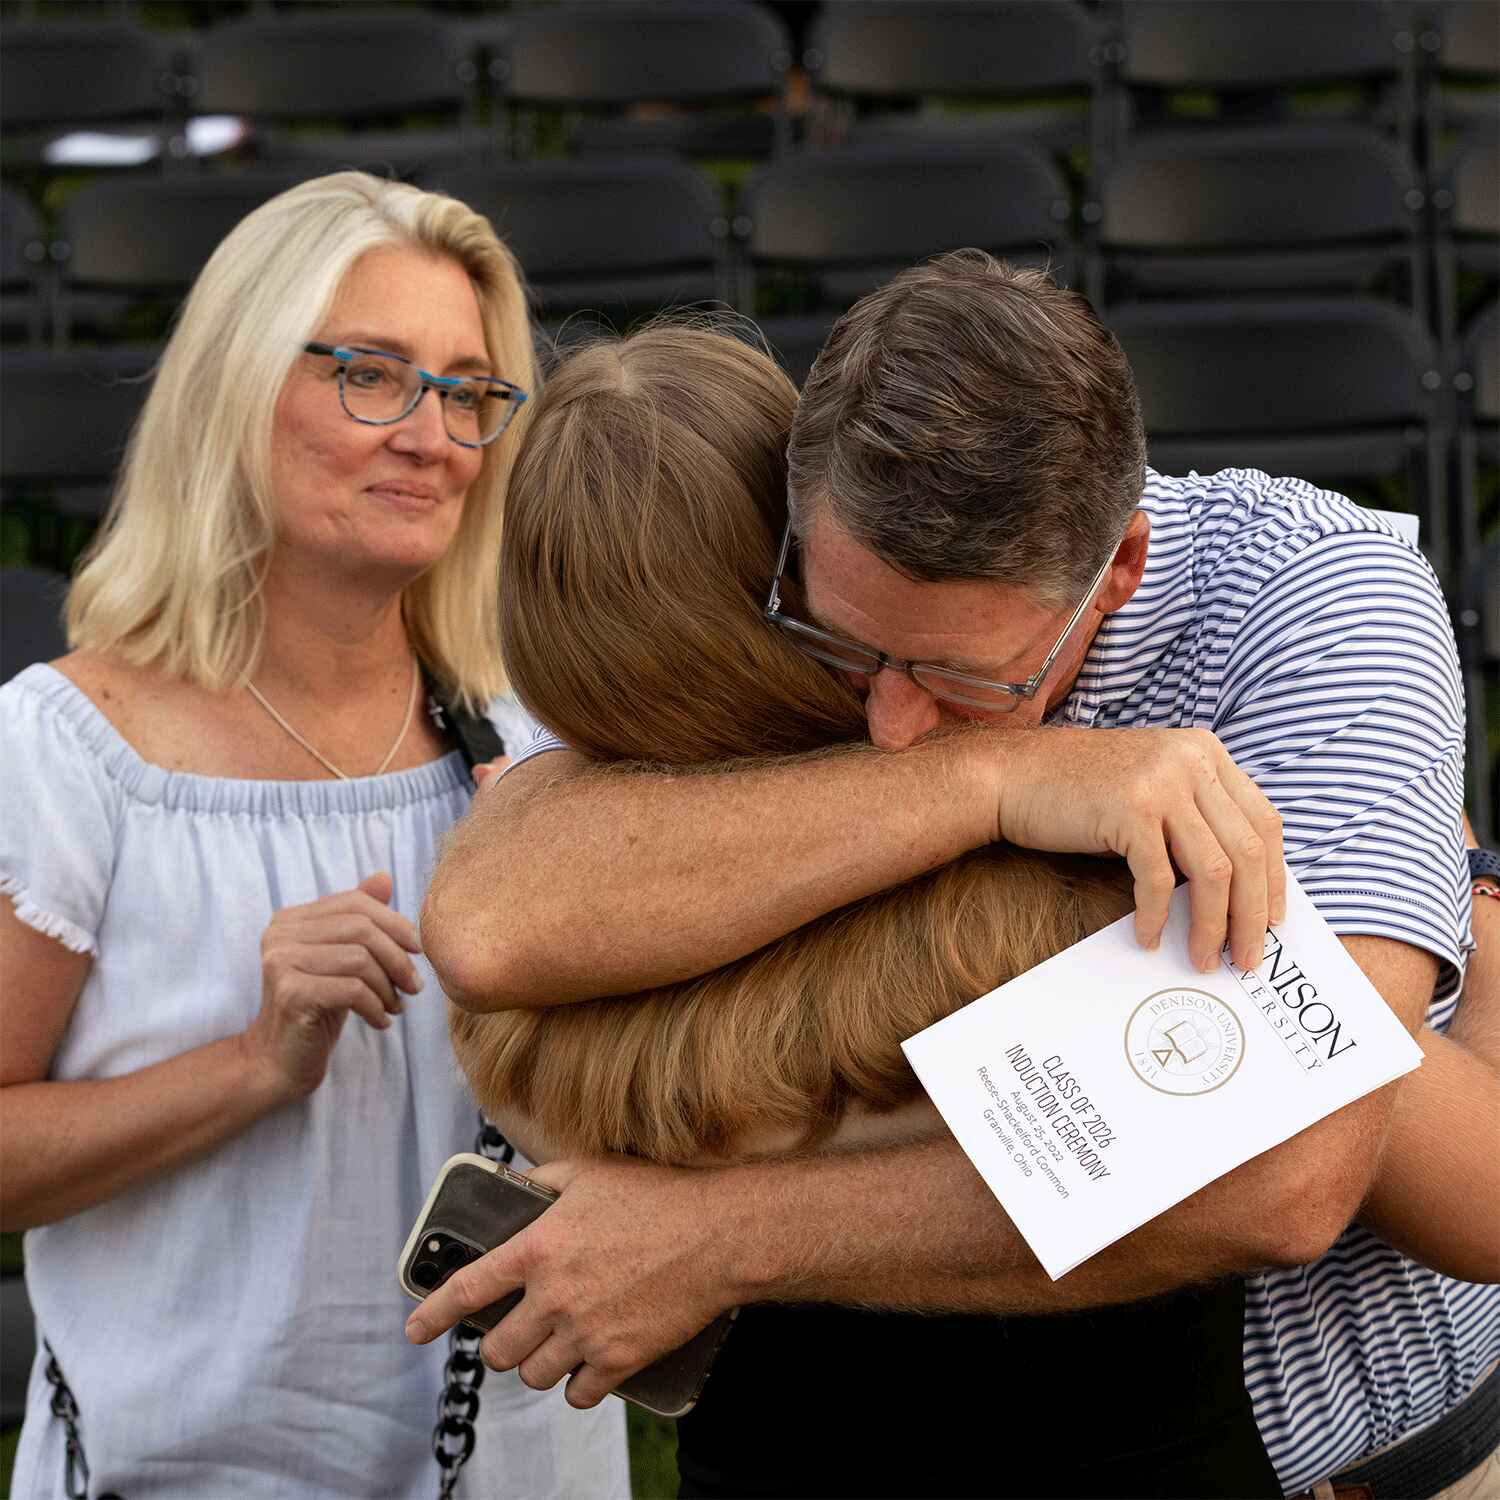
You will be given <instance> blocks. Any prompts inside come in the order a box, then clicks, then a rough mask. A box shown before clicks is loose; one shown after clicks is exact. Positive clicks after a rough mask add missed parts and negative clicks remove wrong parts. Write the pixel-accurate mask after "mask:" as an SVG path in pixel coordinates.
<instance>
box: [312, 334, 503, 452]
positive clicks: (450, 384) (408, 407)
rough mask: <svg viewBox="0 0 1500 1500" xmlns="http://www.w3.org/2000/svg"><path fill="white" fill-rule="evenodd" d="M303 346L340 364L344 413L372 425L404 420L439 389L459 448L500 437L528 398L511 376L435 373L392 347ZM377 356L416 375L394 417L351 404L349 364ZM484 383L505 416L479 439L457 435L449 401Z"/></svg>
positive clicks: (450, 434) (447, 427) (445, 418)
mask: <svg viewBox="0 0 1500 1500" xmlns="http://www.w3.org/2000/svg"><path fill="white" fill-rule="evenodd" d="M302 347H303V349H304V351H305V352H306V353H308V354H322V355H326V356H328V357H329V358H330V359H334V360H337V361H338V367H339V405H340V406H342V407H343V408H344V414H345V416H348V417H351V418H352V419H353V420H354V421H356V422H363V423H365V425H366V426H369V427H391V426H394V425H395V424H396V423H397V422H403V421H405V420H406V418H407V417H409V416H410V415H411V414H412V413H413V412H414V411H415V410H416V409H417V403H418V402H419V401H420V400H421V399H422V397H423V395H424V394H425V393H426V392H427V391H428V390H432V391H434V392H436V394H437V397H438V400H439V401H440V402H441V403H442V408H443V430H444V431H445V432H446V433H447V434H448V437H449V440H450V441H452V442H455V443H457V444H458V445H459V447H460V448H486V447H488V446H489V445H490V444H491V443H493V442H494V441H495V439H496V438H498V437H499V436H500V435H501V433H503V432H504V431H505V429H506V428H507V427H509V426H510V424H511V419H512V418H513V417H514V416H515V414H516V413H517V412H518V411H519V410H520V409H521V406H522V404H523V403H524V402H525V401H526V399H527V395H526V392H525V391H523V390H522V389H521V387H520V386H518V385H513V384H512V383H511V382H510V381H508V380H501V379H500V378H499V377H498V376H494V375H434V374H433V373H432V372H431V371H430V370H424V369H422V368H421V366H419V365H414V364H413V363H412V362H411V360H409V359H407V358H406V357H405V356H404V355H400V354H393V353H392V352H391V351H390V350H389V349H366V348H363V347H361V346H358V345H354V346H350V347H345V346H344V345H342V344H320V343H317V342H312V343H308V344H304V345H303V346H302ZM361 355H363V356H365V357H367V358H368V357H370V356H374V357H375V358H376V359H386V360H390V361H391V362H392V363H393V364H398V365H405V366H406V368H407V369H408V370H410V371H411V372H412V374H414V375H415V376H416V377H417V383H416V388H415V389H414V390H413V391H412V393H411V395H410V396H409V397H408V398H407V401H406V404H405V406H403V407H402V409H401V410H400V411H399V412H397V414H396V415H395V416H393V417H371V416H365V415H362V414H361V413H360V412H357V411H355V410H353V409H352V408H351V407H350V405H349V397H348V390H347V382H348V377H349V367H350V365H352V364H353V363H354V361H355V359H356V358H358V357H359V356H361ZM475 385H478V386H482V387H484V389H485V394H486V395H488V396H490V397H491V398H492V399H494V400H497V401H499V402H501V403H502V406H501V409H502V410H503V412H504V416H503V417H502V418H501V420H500V425H499V426H498V427H496V429H495V430H494V431H493V432H491V433H487V434H485V435H484V436H483V437H480V438H478V439H477V440H470V439H468V438H462V437H459V436H457V435H456V434H455V433H454V431H453V428H452V427H451V426H450V425H449V421H448V410H449V408H448V401H449V398H450V397H451V396H452V395H453V394H454V393H455V392H456V391H459V390H462V389H465V388H472V387H473V386H475Z"/></svg>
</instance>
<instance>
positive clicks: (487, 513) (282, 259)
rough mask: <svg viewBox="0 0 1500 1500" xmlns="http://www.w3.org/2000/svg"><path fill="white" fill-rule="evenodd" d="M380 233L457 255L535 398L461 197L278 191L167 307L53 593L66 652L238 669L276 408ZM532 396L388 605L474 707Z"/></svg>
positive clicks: (516, 283) (491, 650)
mask: <svg viewBox="0 0 1500 1500" xmlns="http://www.w3.org/2000/svg"><path fill="white" fill-rule="evenodd" d="M387 245H397V246H404V247H411V248H415V249H421V250H427V251H430V252H432V253H434V254H437V255H443V256H447V257H449V258H451V259H452V260H455V261H457V262H458V264H459V265H461V266H462V267H463V268H464V270H465V271H466V272H467V274H468V276H469V279H470V281H471V282H472V283H473V286H474V292H475V295H476V297H477V299H478V302H479V311H480V317H481V320H482V322H483V325H484V336H485V343H486V346H487V351H488V353H489V356H490V358H491V359H492V360H493V361H494V362H495V367H496V369H497V371H498V372H499V373H500V374H501V375H503V376H504V377H505V378H506V379H508V380H511V381H514V382H515V383H516V384H517V385H520V386H522V387H524V388H525V389H526V390H527V391H528V392H530V393H531V394H532V396H533V398H535V396H536V395H538V394H539V391H538V386H539V372H538V369H537V365H536V360H535V357H534V355H533V352H532V334H531V326H530V321H529V317H528V313H527V306H526V293H525V287H524V284H523V282H522V278H521V272H520V268H519V267H518V266H517V264H516V261H515V257H514V256H513V255H512V254H511V253H510V251H509V250H508V249H507V248H506V247H505V245H504V244H503V243H502V242H501V241H500V240H499V238H498V237H497V236H496V235H495V232H494V230H493V229H492V228H491V227H490V225H489V222H488V220H486V219H485V218H483V217H482V216H481V215H479V214H477V213H475V212H474V211H473V210H472V209H471V208H469V207H468V206H467V205H466V204H463V203H460V202H459V201H458V200H457V199H454V198H449V197H446V196H444V195H443V194H440V193H427V192H422V191H421V190H420V189H418V188H415V187H412V186H410V185H409V184H406V183H399V182H387V181H383V180H382V179H380V178H377V177H372V176H370V175H369V174H367V173H364V172H336V173H333V174H332V175H330V176H327V177H319V178H315V179H314V180H312V181H310V182H304V183H301V184H299V185H298V186H297V187H294V188H291V189H289V190H288V191H287V192H284V193H281V194H278V195H277V196H276V197H275V198H273V199H271V200H270V201H269V202H268V203H265V204H263V205H262V206H261V207H260V208H258V209H256V210H255V212H254V213H252V214H249V215H247V216H246V217H245V218H244V219H243V220H242V221H241V222H240V223H239V224H238V225H236V226H235V228H234V229H233V230H232V231H231V232H230V233H229V234H228V235H226V236H225V238H224V240H223V242H222V243H221V244H220V245H219V247H218V248H217V249H216V250H215V251H214V253H213V255H212V256H211V257H210V259H209V261H208V264H207V265H206V266H204V268H203V270H202V272H201V273H200V274H199V276H198V279H197V281H196V282H195V283H194V285H193V288H192V291H191V292H190V293H189V295H188V298H187V301H186V302H185V303H184V305H183V308H182V313H181V316H180V318H179V320H178V322H177V325H176V328H175V330H174V331H173V334H172V337H171V339H170V340H169V342H168V344H167V347H166V349H165V350H164V352H163V354H162V357H161V361H160V364H159V366H158V368H157V371H156V375H155V379H154V381H153V383H152V387H151V393H150V395H149V397H148V398H147V400H146V403H145V407H144V409H143V410H142V412H141V416H140V419H139V421H138V422H137V423H136V427H135V430H134V432H133V433H132V435H131V439H130V445H129V447H128V449H127V452H126V456H125V461H124V464H123V466H122V468H121V471H120V476H119V480H118V483H117V485H116V489H115V495H114V499H113V502H112V504H111V506H110V513H109V516H108V518H107V519H106V521H105V524H104V526H103V528H102V529H101V531H100V534H99V536H98V538H97V539H96V541H95V543H94V545H93V546H92V547H91V548H90V551H89V554H88V556H87V558H86V560H85V562H84V563H83V565H82V567H81V568H80V570H79V572H78V574H77V576H76V577H75V579H74V582H73V586H72V589H71V590H70V592H69V596H68V637H69V641H70V643H71V644H72V645H74V646H80V647H88V648H91V649H94V650H110V651H114V652H117V653H118V654H120V655H121V656H123V657H124V658H125V659H126V660H128V661H131V662H133V663H136V664H137V665H148V664H150V665H159V666H161V667H162V668H164V669H165V670H166V671H168V672H170V673H172V674H174V675H177V676H182V677H186V678H188V679H189V680H191V681H194V682H197V683H200V684H202V685H204V686H206V687H210V688H221V687H225V686H227V685H229V684H231V683H234V682H236V681H238V680H239V679H240V678H241V677H243V676H244V675H246V674H247V673H248V672H250V671H251V670H252V669H253V667H254V663H255V658H256V655H257V652H258V651H259V647H260V638H261V630H262V624H263V620H262V606H261V600H260V584H261V579H262V577H263V576H264V570H265V565H266V562H267V561H268V559H269V556H270V552H271V549H272V547H273V545H274V542H275V526H274V519H273V510H272V503H271V500H272V497H271V484H270V450H271V429H272V419H273V415H274V412H275V408H276V401H277V398H278V396H279V394H280V392H281V388H282V386H283V384H284V383H285V381H286V379H287V376H288V373H289V372H290V370H291V368H292V365H293V363H294V361H295V360H296V359H297V358H298V356H299V355H300V353H301V351H302V346H303V345H304V344H305V343H306V342H307V340H308V339H310V338H311V337H312V336H313V334H314V332H315V331H316V330H317V328H318V326H319V324H320V323H321V322H322V321H323V319H324V318H325V317H326V316H327V313H328V310H329V309H330V307H331V306H332V305H333V301H334V298H335V297H336V296H337V294H338V290H339V287H340V285H341V284H342V282H343V280H344V277H345V276H346V275H347V274H348V272H349V270H350V268H351V267H352V266H353V265H354V263H355V261H357V260H358V259H359V258H360V257H361V256H362V255H365V254H367V253H368V252H369V251H371V250H375V249H378V248H381V247H383V246H387ZM535 406H536V401H535V399H533V400H532V401H529V402H528V403H527V404H526V405H525V406H523V407H522V408H521V410H520V412H519V413H518V414H517V416H516V419H515V421H514V422H512V424H511V426H510V428H509V429H508V430H507V432H506V434H505V436H504V437H503V438H501V439H500V440H499V441H498V442H496V443H493V444H491V446H490V447H488V448H487V449H485V454H484V462H483V465H482V467H481V469H480V472H479V474H478V476H477V477H476V479H475V481H474V484H473V486H472V487H471V488H470V490H469V494H468V498H467V500H466V502H465V504H464V509H463V517H462V520H461V521H460V523H459V529H458V534H457V535H456V536H455V538H454V540H453V543H452V545H451V546H450V547H449V548H448V550H447V552H446V553H445V554H444V556H443V557H442V559H441V560H440V561H439V562H438V563H437V564H436V565H435V566H434V567H433V568H431V569H430V570H429V571H428V572H427V573H425V574H424V575H423V576H422V577H421V578H420V579H418V580H417V581H416V582H415V583H413V584H412V585H411V586H410V587H409V588H408V589H407V590H406V593H405V596H404V598H403V601H402V605H403V613H404V616H405V619H406V626H407V630H408V633H409V634H410V636H411V639H412V643H413V644H414V645H415V647H416V649H417V650H418V652H419V653H420V654H421V656H422V657H423V659H424V660H425V661H426V662H427V664H428V666H429V667H431V668H432V670H433V671H434V672H435V673H436V675H437V676H438V677H439V678H441V679H442V680H443V681H444V682H445V683H446V684H447V685H448V686H449V687H450V688H452V689H453V690H454V692H455V693H456V694H457V696H458V697H459V698H460V699H461V700H463V701H464V702H465V703H466V704H467V705H469V706H470V707H477V706H479V705H481V704H483V703H484V702H485V701H486V700H487V699H489V698H490V697H492V696H493V695H494V694H495V693H496V692H498V691H499V690H500V689H501V688H502V687H503V686H504V672H503V667H502V665H501V658H500V652H499V637H498V628H497V625H496V619H497V614H496V594H497V590H498V586H499V581H498V573H497V567H496V561H495V559H496V557H497V554H498V552H499V546H500V532H501V521H502V511H503V502H504V498H505V494H506V489H507V485H508V482H509V478H510V473H511V470H512V468H513V466H514V462H515V455H516V454H517V452H518V451H519V449H520V445H521V440H522V438H523V437H524V436H525V430H526V427H527V426H528V425H529V424H530V419H531V413H532V412H533V411H534V409H535Z"/></svg>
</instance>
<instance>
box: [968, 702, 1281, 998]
mask: <svg viewBox="0 0 1500 1500" xmlns="http://www.w3.org/2000/svg"><path fill="white" fill-rule="evenodd" d="M997 746H998V747H1000V756H999V761H998V779H999V785H998V794H997V814H996V837H997V838H1000V839H1004V840H1005V841H1006V842H1008V843H1012V844H1019V845H1021V846H1022V847H1024V848H1027V849H1049V850H1055V851H1057V852H1058V853H1073V854H1117V855H1120V856H1121V857H1123V858H1124V859H1125V861H1126V862H1127V863H1128V864H1129V866H1130V870H1131V873H1132V874H1133V875H1134V876H1135V898H1136V915H1135V931H1136V937H1137V938H1138V939H1139V940H1140V941H1141V942H1142V943H1143V944H1144V945H1145V946H1147V947H1148V948H1154V947H1155V946H1156V945H1157V943H1158V942H1160V940H1161V933H1162V928H1163V927H1164V926H1165V925H1166V920H1167V903H1168V901H1169V900H1170V899H1171V895H1172V891H1173V888H1174V887H1175V886H1176V883H1177V872H1178V871H1180V872H1181V873H1182V874H1183V875H1185V876H1186V877H1187V881H1188V887H1189V889H1190V891H1191V893H1192V908H1193V921H1192V928H1191V930H1190V932H1189V934H1188V953H1189V956H1190V958H1191V959H1192V962H1193V963H1194V965H1196V967H1197V968H1199V969H1200V970H1203V971H1205V972H1207V971H1210V970H1212V969H1213V968H1215V967H1216V966H1217V964H1218V962H1219V953H1220V951H1221V949H1222V948H1223V945H1224V939H1225V935H1226V930H1227V933H1228V937H1229V940H1230V951H1231V953H1232V955H1233V957H1234V960H1235V962H1236V963H1238V964H1240V965H1242V966H1243V967H1245V968H1251V969H1253V968H1255V967H1256V966H1257V965H1258V964H1259V963H1260V961H1261V958H1262V956H1263V947H1264V942H1265V932H1266V926H1267V924H1268V923H1270V924H1273V925H1274V924H1275V923H1277V922H1280V921H1283V920H1284V919H1285V917H1286V865H1285V863H1284V861H1283V857H1282V847H1281V818H1280V816H1279V815H1278V813H1277V812H1276V809H1275V808H1273V807H1272V806H1271V804H1270V803H1269V802H1268V801H1267V800H1266V799H1265V797H1264V796H1263V795H1262V794H1261V792H1260V790H1259V789H1258V788H1257V787H1256V785H1255V783H1254V782H1253V781H1251V780H1250V778H1249V777H1248V776H1246V775H1245V773H1244V772H1243V771H1241V770H1240V768H1239V767H1238V766H1236V765H1235V763H1234V762H1233V761H1232V760H1231V759H1230V758H1229V754H1228V752H1227V751H1226V750H1225V749H1224V747H1223V745H1221V744H1220V743H1219V741H1218V738H1217V737H1216V736H1215V735H1213V734H1211V733H1210V732H1209V731H1208V730H1206V729H1071V728H1067V729H1065V728H1043V729H1036V730H1023V731H1011V732H1009V733H1006V734H1004V735H1002V736H984V737H983V738H982V740H981V751H980V753H981V754H984V753H989V754H991V755H993V754H994V752H995V749H996V747H997Z"/></svg>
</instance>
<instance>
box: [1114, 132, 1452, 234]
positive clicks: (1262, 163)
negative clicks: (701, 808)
mask: <svg viewBox="0 0 1500 1500" xmlns="http://www.w3.org/2000/svg"><path fill="white" fill-rule="evenodd" d="M1423 202H1424V198H1423V195H1422V192H1421V190H1420V188H1419V187H1418V185H1417V178H1416V172H1415V170H1414V169H1413V167H1412V165H1411V162H1410V161H1409V160H1408V158H1407V157H1406V155H1405V154H1404V153H1403V152H1402V151H1401V150H1400V149H1399V148H1398V147H1396V146H1395V145H1393V144H1392V143H1391V142H1390V141H1388V140H1385V139H1383V138H1382V137H1380V136H1377V135H1375V134H1374V133H1373V132H1372V131H1367V130H1362V129H1360V128H1358V127H1357V126H1323V127H1318V128H1316V129H1313V128H1309V129H1308V130H1307V131H1297V132H1290V133H1289V132H1287V131H1285V130H1278V129H1275V128H1271V129H1246V130H1216V131H1212V132H1205V133H1203V134H1197V133H1191V134H1187V135H1176V134H1172V135H1166V136H1151V137H1139V138H1137V139H1136V140H1134V141H1132V142H1131V143H1130V144H1129V145H1128V146H1127V147H1126V148H1125V150H1124V152H1123V153H1122V155H1121V158H1120V160H1119V161H1118V162H1117V163H1116V164H1115V165H1114V166H1113V167H1112V168H1111V170H1110V172H1109V175H1108V176H1107V177H1106V179H1105V181H1104V183H1103V190H1102V193H1101V203H1102V207H1103V218H1102V220H1101V223H1100V237H1101V239H1102V240H1103V241H1104V243H1105V244H1107V245H1112V246H1118V247H1120V248H1129V249H1140V250H1228V249H1236V248H1242V247H1253V246H1268V245H1282V246H1291V245H1296V246H1312V245H1318V244H1326V243H1329V242H1337V241H1349V240H1369V239H1381V238H1404V237H1407V236H1410V235H1412V234H1415V233H1416V232H1417V231H1418V230H1419V229H1420V227H1421V210H1422V206H1423Z"/></svg>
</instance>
